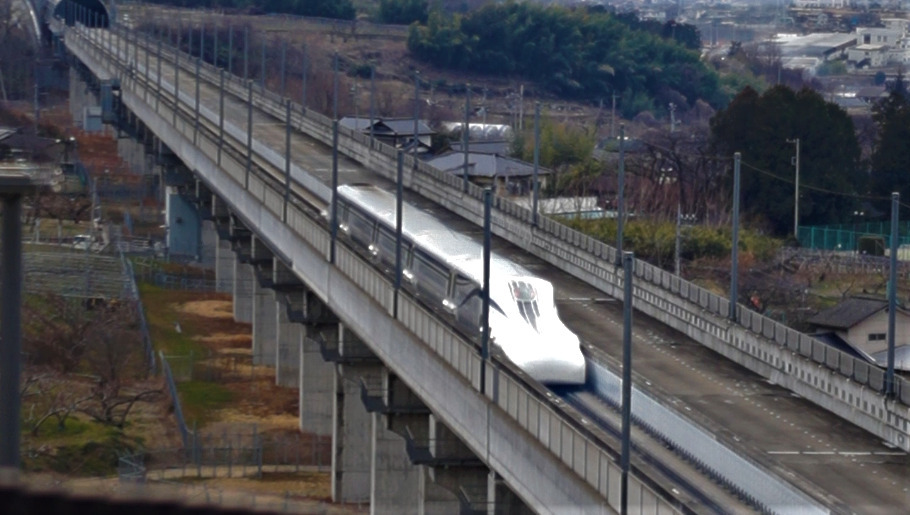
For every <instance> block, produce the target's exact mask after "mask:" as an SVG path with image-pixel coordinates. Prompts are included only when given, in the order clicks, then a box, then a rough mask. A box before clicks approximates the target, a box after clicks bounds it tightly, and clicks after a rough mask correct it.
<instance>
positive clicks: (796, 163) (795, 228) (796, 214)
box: [787, 138, 799, 239]
mask: <svg viewBox="0 0 910 515" xmlns="http://www.w3.org/2000/svg"><path fill="white" fill-rule="evenodd" d="M787 143H794V144H796V156H794V157H793V161H792V164H793V166H794V167H796V180H795V181H794V183H795V186H796V187H795V191H794V194H793V237H794V238H796V239H799V138H796V139H788V140H787Z"/></svg>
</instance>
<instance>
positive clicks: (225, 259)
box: [212, 195, 235, 293]
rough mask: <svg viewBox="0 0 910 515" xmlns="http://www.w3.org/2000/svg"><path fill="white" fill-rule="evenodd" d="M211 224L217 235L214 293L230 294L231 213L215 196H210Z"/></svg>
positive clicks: (232, 267)
mask: <svg viewBox="0 0 910 515" xmlns="http://www.w3.org/2000/svg"><path fill="white" fill-rule="evenodd" d="M212 222H213V223H214V225H215V230H216V231H217V233H218V241H217V242H216V244H215V291H218V292H222V293H227V292H232V291H233V289H234V261H235V257H234V251H233V250H232V248H231V213H230V211H229V210H228V208H227V204H225V203H224V201H223V200H221V199H220V198H218V197H217V196H216V195H212Z"/></svg>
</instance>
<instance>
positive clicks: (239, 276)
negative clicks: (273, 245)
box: [228, 217, 256, 324]
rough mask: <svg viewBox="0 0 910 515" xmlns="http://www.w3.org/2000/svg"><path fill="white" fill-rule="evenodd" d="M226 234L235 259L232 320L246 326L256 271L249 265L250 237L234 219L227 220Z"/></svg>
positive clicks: (251, 312)
mask: <svg viewBox="0 0 910 515" xmlns="http://www.w3.org/2000/svg"><path fill="white" fill-rule="evenodd" d="M228 223H229V228H228V234H229V235H230V239H231V247H232V248H233V249H234V252H235V254H236V255H237V258H236V259H235V260H234V320H235V321H237V322H243V323H247V324H251V323H253V284H254V283H256V270H255V269H254V267H253V266H252V265H251V264H250V259H251V256H252V252H253V251H252V237H251V235H250V231H249V229H247V228H246V227H244V226H243V224H242V223H241V222H240V221H239V220H237V218H235V217H230V218H229V219H228Z"/></svg>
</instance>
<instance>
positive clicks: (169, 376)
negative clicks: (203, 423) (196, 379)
mask: <svg viewBox="0 0 910 515" xmlns="http://www.w3.org/2000/svg"><path fill="white" fill-rule="evenodd" d="M159 356H161V370H162V371H163V372H164V380H165V382H166V383H167V389H168V392H169V393H170V394H171V400H172V402H173V403H174V416H175V417H177V429H178V430H179V431H180V437H181V438H182V439H183V447H184V448H186V447H187V445H188V444H189V431H188V430H187V427H186V420H185V419H184V418H183V410H182V409H181V408H180V396H179V395H178V394H177V382H176V381H174V374H173V373H172V372H171V366H170V364H168V361H167V358H165V357H164V353H163V352H159Z"/></svg>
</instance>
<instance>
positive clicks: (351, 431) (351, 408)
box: [332, 363, 381, 503]
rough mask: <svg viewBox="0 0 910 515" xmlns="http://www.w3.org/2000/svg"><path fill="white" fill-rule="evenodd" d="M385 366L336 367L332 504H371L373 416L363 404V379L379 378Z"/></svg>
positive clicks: (350, 365) (357, 365) (358, 365)
mask: <svg viewBox="0 0 910 515" xmlns="http://www.w3.org/2000/svg"><path fill="white" fill-rule="evenodd" d="M380 371H381V365H377V364H353V363H351V364H344V365H341V364H336V366H335V388H336V390H335V399H334V403H333V406H332V407H333V411H332V422H333V427H332V500H333V501H334V502H357V503H362V502H368V501H370V490H371V475H372V474H371V471H372V467H371V466H372V454H373V415H372V414H371V413H369V412H367V410H366V408H365V407H364V406H363V403H362V402H361V401H360V378H361V377H362V376H369V375H374V376H375V375H378V374H379V373H380Z"/></svg>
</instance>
